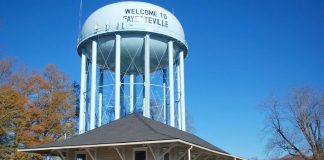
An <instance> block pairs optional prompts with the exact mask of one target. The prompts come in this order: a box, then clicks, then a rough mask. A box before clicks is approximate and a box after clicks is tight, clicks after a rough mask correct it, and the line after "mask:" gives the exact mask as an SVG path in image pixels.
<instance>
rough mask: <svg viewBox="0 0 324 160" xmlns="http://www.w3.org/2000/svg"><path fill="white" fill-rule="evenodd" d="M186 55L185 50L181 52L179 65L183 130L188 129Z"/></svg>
mask: <svg viewBox="0 0 324 160" xmlns="http://www.w3.org/2000/svg"><path fill="white" fill-rule="evenodd" d="M183 59H184V55H183V51H181V52H180V54H179V65H180V81H181V82H180V84H181V93H180V94H181V98H180V100H181V113H182V116H181V118H182V120H181V122H182V125H181V126H182V130H183V131H186V99H185V98H186V97H185V82H184V61H183Z"/></svg>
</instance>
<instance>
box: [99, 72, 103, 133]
mask: <svg viewBox="0 0 324 160" xmlns="http://www.w3.org/2000/svg"><path fill="white" fill-rule="evenodd" d="M103 76H104V72H103V69H100V71H99V97H98V99H99V107H98V126H99V127H100V126H101V123H102V105H103Z"/></svg>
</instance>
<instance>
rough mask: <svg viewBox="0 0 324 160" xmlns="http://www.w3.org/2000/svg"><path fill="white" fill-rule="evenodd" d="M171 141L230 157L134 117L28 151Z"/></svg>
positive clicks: (176, 131)
mask: <svg viewBox="0 0 324 160" xmlns="http://www.w3.org/2000/svg"><path fill="white" fill-rule="evenodd" d="M171 139H179V140H183V141H186V142H189V143H193V144H196V145H199V146H202V147H205V148H208V149H212V150H215V151H219V152H223V153H227V152H225V151H224V150H222V149H220V148H218V147H216V146H214V145H212V144H210V143H208V142H207V141H205V140H203V139H201V138H199V137H197V136H195V135H193V134H190V133H188V132H184V131H181V130H179V129H177V128H174V127H171V126H168V125H166V124H163V123H161V122H158V121H155V120H152V119H149V118H146V117H143V116H141V115H137V114H130V115H128V116H126V117H124V118H121V119H119V120H116V121H113V122H111V123H110V124H106V125H103V126H101V127H99V128H96V129H93V130H91V131H88V132H85V133H83V134H80V135H77V136H74V137H72V138H70V139H67V140H65V141H60V142H52V143H47V144H42V145H38V146H34V147H30V148H28V149H36V148H51V147H63V146H82V145H96V144H114V143H128V142H141V141H157V140H171Z"/></svg>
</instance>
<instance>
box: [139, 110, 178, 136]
mask: <svg viewBox="0 0 324 160" xmlns="http://www.w3.org/2000/svg"><path fill="white" fill-rule="evenodd" d="M135 117H136V118H137V119H139V120H140V121H141V122H143V123H144V125H146V126H147V127H149V128H150V129H151V130H152V131H154V132H155V133H158V134H161V135H164V136H167V137H170V138H173V139H178V138H177V137H172V136H170V135H167V134H164V133H161V132H158V131H157V130H156V129H154V128H153V127H152V126H151V125H149V124H148V123H146V122H145V121H144V119H143V118H146V117H144V116H139V115H137V114H135ZM160 123H161V122H160ZM162 124H164V123H162Z"/></svg>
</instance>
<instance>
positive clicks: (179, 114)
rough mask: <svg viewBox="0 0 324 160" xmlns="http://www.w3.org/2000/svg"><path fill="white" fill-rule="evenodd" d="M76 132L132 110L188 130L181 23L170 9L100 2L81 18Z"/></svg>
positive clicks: (184, 53)
mask: <svg viewBox="0 0 324 160" xmlns="http://www.w3.org/2000/svg"><path fill="white" fill-rule="evenodd" d="M77 50H78V53H79V55H80V57H81V83H80V90H81V91H80V92H81V93H80V120H79V130H80V134H81V133H83V132H85V131H87V130H91V129H94V128H95V127H97V126H101V125H102V124H105V123H109V122H110V121H113V120H116V119H119V118H120V117H121V116H125V115H126V114H129V113H133V112H136V113H138V114H143V115H144V116H146V117H148V118H152V119H155V120H158V121H161V122H163V123H166V124H169V125H171V126H173V127H178V128H179V129H181V130H184V131H185V130H186V120H185V87H184V58H185V57H186V55H187V52H188V47H187V45H186V41H185V36H184V31H183V28H182V26H181V24H180V22H179V21H178V20H177V18H176V17H175V16H174V15H173V14H172V13H170V12H169V11H167V10H165V9H163V8H161V7H159V6H156V5H153V4H149V3H144V2H120V3H114V4H110V5H107V6H104V7H102V8H100V9H98V10H96V11H95V12H94V13H92V14H91V15H90V16H89V17H88V19H87V20H86V21H85V23H84V25H83V27H82V31H81V35H80V38H79V41H78V46H77Z"/></svg>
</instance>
